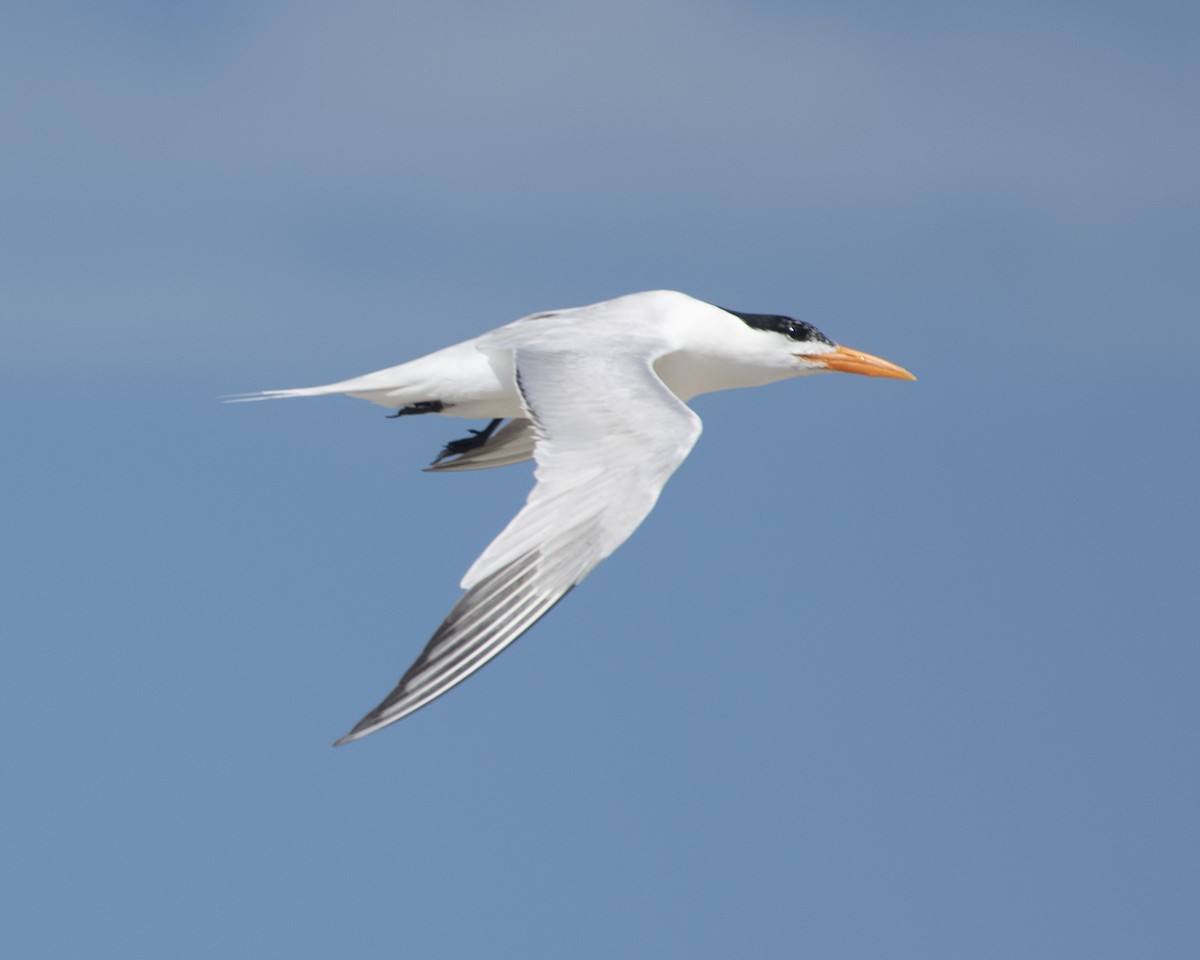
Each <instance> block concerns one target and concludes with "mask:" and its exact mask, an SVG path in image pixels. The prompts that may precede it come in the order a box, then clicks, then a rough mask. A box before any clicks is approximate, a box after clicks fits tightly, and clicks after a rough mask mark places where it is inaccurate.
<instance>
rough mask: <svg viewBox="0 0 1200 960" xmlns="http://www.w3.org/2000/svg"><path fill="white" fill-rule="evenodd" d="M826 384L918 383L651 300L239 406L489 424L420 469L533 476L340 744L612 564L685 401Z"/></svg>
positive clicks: (487, 337)
mask: <svg viewBox="0 0 1200 960" xmlns="http://www.w3.org/2000/svg"><path fill="white" fill-rule="evenodd" d="M831 370H833V371H841V372H843V373H858V374H864V375H866V376H872V377H892V378H895V379H899V380H915V379H916V378H915V377H914V376H913V375H912V374H911V373H909V372H908V371H907V370H904V369H902V368H901V367H898V366H896V365H895V364H892V363H889V362H888V361H886V360H881V359H879V358H878V357H873V356H871V355H870V354H866V353H861V352H859V351H857V350H851V349H849V348H848V347H842V346H838V345H837V344H835V343H834V342H833V341H832V340H830V339H829V338H828V337H826V336H825V335H824V334H823V333H821V332H820V331H819V330H818V329H817V328H816V327H814V326H813V325H812V324H810V323H806V322H804V321H802V320H793V319H792V318H790V317H785V316H779V315H775V314H757V313H741V312H738V311H736V310H726V309H722V308H720V307H716V306H713V305H712V304H709V303H705V302H703V301H701V300H696V299H693V298H692V297H689V296H687V295H685V294H682V293H676V292H673V291H668V290H656V291H650V292H647V293H633V294H629V295H628V296H624V297H618V298H617V299H615V300H606V301H604V302H602V303H596V304H592V305H590V306H586V307H575V308H571V309H565V310H552V311H549V312H546V313H535V314H532V315H530V316H527V317H523V318H522V319H520V320H516V321H514V322H513V323H510V324H507V325H506V326H503V327H500V328H498V329H496V330H493V331H491V332H490V333H485V334H483V335H482V336H479V337H476V338H475V339H474V340H468V341H465V342H463V343H458V344H455V345H453V346H450V347H446V348H445V349H443V350H438V351H436V352H434V353H431V354H429V355H427V356H424V357H421V358H420V359H418V360H413V361H411V362H409V363H404V364H401V365H400V366H397V367H388V368H387V369H386V370H379V371H376V372H375V373H368V374H365V375H363V376H361V377H354V378H352V379H350V380H343V381H341V382H339V383H331V384H327V385H325V386H320V387H301V388H298V389H294V390H266V391H263V392H261V393H256V394H248V395H243V396H240V397H237V398H233V399H237V400H267V399H274V398H282V397H312V396H322V395H326V394H339V393H341V394H347V395H348V396H351V397H361V398H363V399H365V400H370V401H372V402H373V403H377V404H379V405H381V406H384V407H390V408H392V409H395V410H397V411H398V412H397V413H396V414H395V416H404V415H407V414H423V413H434V414H441V415H443V416H453V417H469V418H483V417H487V418H489V419H490V423H489V424H488V425H487V426H486V427H485V428H484V429H483V430H472V431H471V436H469V437H467V438H465V439H463V440H457V441H454V442H452V443H450V444H448V445H447V446H446V447H445V449H443V450H442V452H441V453H440V454H439V455H438V457H437V459H436V460H435V461H434V462H433V464H432V465H431V466H430V467H429V468H428V469H430V470H436V471H444V470H476V469H483V468H486V467H497V466H503V465H505V464H511V463H520V462H522V461H525V460H528V459H530V458H533V459H534V460H535V461H536V462H537V469H536V470H535V472H534V476H535V477H536V479H537V482H536V484H535V485H534V487H533V489H532V490H531V491H530V493H529V497H528V499H527V500H526V502H525V506H524V507H523V508H522V509H521V511H520V512H519V513H518V514H517V515H516V516H515V517H514V518H513V519H512V521H511V522H510V523H509V524H508V526H507V527H505V528H504V530H503V531H502V532H501V533H500V535H499V536H498V537H496V539H495V540H493V541H492V542H491V543H490V544H489V545H488V546H487V548H486V549H485V550H484V551H483V553H482V554H481V555H480V556H479V558H478V559H477V560H476V561H475V562H474V563H473V564H472V565H471V568H470V569H469V570H467V572H466V574H465V575H464V576H463V578H462V588H463V589H464V590H465V591H466V593H464V594H463V596H462V597H461V598H460V599H459V601H458V603H457V604H455V606H454V608H453V609H452V610H451V611H450V613H449V615H448V616H447V617H446V620H445V622H444V623H442V625H441V626H440V627H438V629H437V631H436V632H435V633H434V635H433V637H432V639H430V641H429V643H428V644H427V645H426V647H425V649H424V650H423V651H422V652H421V655H420V656H419V657H417V659H416V661H415V662H414V663H413V665H412V666H411V667H409V668H408V671H407V672H406V673H405V674H404V676H403V677H401V678H400V681H399V683H398V684H397V685H396V687H395V689H394V690H393V691H392V692H391V693H390V694H388V696H387V697H386V698H385V699H384V700H383V702H382V703H380V704H379V706H377V707H376V708H375V709H374V710H372V711H371V712H370V713H369V714H367V715H366V716H365V717H364V718H363V719H362V720H361V721H360V722H359V723H358V725H357V726H355V727H354V729H353V730H351V731H350V732H349V733H348V734H346V736H344V737H342V738H341V739H340V740H338V741H337V744H335V746H336V745H340V744H343V743H347V742H349V741H351V740H357V739H359V738H360V737H365V736H366V735H367V734H369V733H373V732H374V731H376V730H378V729H380V728H381V727H385V726H387V725H388V724H390V723H395V722H396V721H397V720H399V719H401V718H402V717H405V716H407V715H408V714H410V713H412V712H413V711H414V710H417V709H419V708H421V707H423V706H425V704H427V703H429V702H430V701H431V700H433V699H435V698H436V697H439V696H441V695H442V694H443V693H445V692H446V691H447V690H449V689H450V688H451V687H453V686H455V685H456V684H458V683H460V682H461V681H463V680H465V679H466V678H467V677H468V676H470V675H471V674H472V673H474V672H475V671H476V670H478V669H479V668H480V667H482V666H483V665H484V664H485V663H487V662H488V661H489V660H491V659H492V658H493V657H494V656H496V654H498V653H500V651H501V650H503V649H504V648H505V647H507V646H508V645H509V644H510V643H512V642H513V641H514V640H516V639H517V638H518V637H519V636H521V634H523V633H524V632H525V631H526V630H528V629H529V628H530V627H531V626H533V624H534V623H536V622H537V621H538V620H539V619H540V618H541V617H542V616H544V615H545V614H546V612H547V611H549V609H550V608H551V607H553V606H554V605H555V604H556V603H557V602H558V601H559V600H561V599H562V598H563V597H564V596H565V595H566V593H567V592H568V591H569V590H571V588H572V587H574V586H575V585H576V584H578V583H579V582H580V581H581V580H582V579H583V578H584V577H586V576H587V575H588V574H589V573H590V572H591V571H592V570H593V569H595V567H596V565H597V564H599V563H600V561H601V560H603V559H604V558H605V557H607V556H608V555H609V554H610V553H612V552H613V551H614V550H616V548H617V547H619V546H620V545H621V544H622V543H623V542H624V541H625V540H626V538H628V537H629V535H630V534H632V533H633V531H634V530H636V529H637V527H638V524H640V523H641V522H642V520H644V519H645V518H646V515H647V514H649V512H650V510H651V509H652V508H653V507H654V504H655V502H656V501H657V500H658V495H659V493H660V491H661V490H662V488H663V485H664V484H665V483H666V482H667V479H668V478H669V477H670V476H671V474H672V473H673V472H674V471H675V469H676V467H678V466H679V465H680V463H682V462H683V460H684V458H685V457H686V456H687V455H688V453H689V451H690V450H691V449H692V445H693V444H694V443H695V442H696V439H697V438H698V437H699V436H700V429H701V427H700V418H699V417H698V416H696V414H695V413H693V412H692V411H691V410H690V409H689V408H688V407H687V405H686V404H687V401H688V400H691V399H692V397H695V396H697V395H699V394H702V393H710V392H712V391H715V390H727V389H730V388H733V387H755V386H761V385H763V384H767V383H772V382H774V381H776V380H783V379H785V378H788V377H802V376H807V375H809V374H814V373H822V372H825V371H831ZM506 419H507V420H509V421H510V422H509V423H508V424H507V425H506V426H504V427H503V428H502V429H497V428H498V427H499V425H500V423H501V422H502V421H503V420H506Z"/></svg>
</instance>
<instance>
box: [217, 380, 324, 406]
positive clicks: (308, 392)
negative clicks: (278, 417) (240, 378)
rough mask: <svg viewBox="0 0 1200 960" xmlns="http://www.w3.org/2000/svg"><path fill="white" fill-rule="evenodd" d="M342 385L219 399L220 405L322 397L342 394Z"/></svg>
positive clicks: (230, 395) (257, 393)
mask: <svg viewBox="0 0 1200 960" xmlns="http://www.w3.org/2000/svg"><path fill="white" fill-rule="evenodd" d="M344 392H345V387H344V386H343V385H342V384H338V383H330V384H326V385H325V386H322V387H293V388H292V389H291V390H256V391H254V392H253V393H230V394H226V395H225V396H223V397H221V402H222V403H252V402H254V401H255V400H284V399H286V398H288V397H324V396H328V395H329V394H331V393H344Z"/></svg>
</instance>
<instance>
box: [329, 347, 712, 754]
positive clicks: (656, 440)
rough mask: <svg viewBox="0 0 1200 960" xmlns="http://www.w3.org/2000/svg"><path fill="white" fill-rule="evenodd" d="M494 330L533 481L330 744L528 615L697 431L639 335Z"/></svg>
mask: <svg viewBox="0 0 1200 960" xmlns="http://www.w3.org/2000/svg"><path fill="white" fill-rule="evenodd" d="M496 333H497V336H496V339H497V341H498V343H497V345H503V346H509V347H510V348H511V349H513V351H514V354H515V361H516V371H517V377H518V382H519V385H520V388H521V395H522V399H523V402H524V404H525V408H526V412H527V413H528V416H529V420H530V422H531V423H532V428H533V431H534V436H535V438H536V440H535V446H534V451H533V452H534V459H535V460H536V461H537V470H536V472H535V476H536V478H537V483H536V485H535V486H534V488H533V489H532V490H531V491H530V493H529V497H528V499H527V500H526V502H525V506H524V507H523V508H522V509H521V511H520V512H519V513H518V514H517V515H516V516H515V517H514V518H513V520H512V521H511V522H510V523H509V525H508V526H507V527H505V529H504V530H503V531H502V532H501V534H500V535H499V536H498V537H496V539H495V540H493V541H492V542H491V544H490V545H489V546H488V547H487V549H485V550H484V552H483V553H482V555H481V556H480V557H479V559H478V560H476V561H475V563H474V564H473V565H472V566H471V568H470V570H468V571H467V573H466V576H465V577H464V578H463V582H462V586H463V588H464V589H465V590H466V593H465V594H464V595H463V596H462V598H461V599H460V600H459V601H458V603H457V604H455V606H454V609H453V610H451V611H450V614H449V616H447V617H446V620H445V622H444V623H442V625H441V626H440V627H439V628H438V629H437V631H436V632H435V633H434V635H433V637H432V639H431V640H430V641H429V643H428V645H427V646H426V647H425V649H424V651H423V652H422V653H421V655H420V656H419V657H418V658H417V660H416V662H415V663H413V665H412V666H411V667H409V669H408V671H407V672H406V673H405V674H404V676H403V677H401V679H400V682H399V684H398V685H397V686H396V688H395V689H394V690H393V691H392V692H391V693H390V694H389V695H388V696H387V698H386V699H385V700H384V701H383V702H382V703H381V704H379V706H377V707H376V708H375V709H374V710H372V711H371V712H370V713H369V714H367V716H366V717H364V718H363V719H362V721H361V722H360V723H359V724H358V725H357V726H356V727H355V728H354V729H353V730H351V731H350V733H348V734H347V735H346V736H345V737H343V738H342V739H341V740H339V741H338V743H339V744H341V743H345V742H347V741H350V740H357V739H358V738H360V737H364V736H366V735H367V734H369V733H372V732H373V731H375V730H378V729H379V728H380V727H384V726H386V725H387V724H389V723H394V722H395V721H397V720H399V719H400V718H401V717H404V716H407V715H408V714H410V713H412V712H413V711H414V710H417V709H419V708H420V707H423V706H424V705H425V704H427V703H429V702H430V701H431V700H433V699H434V698H435V697H438V696H441V694H443V693H445V692H446V691H447V690H449V689H450V688H451V687H453V686H454V685H455V684H457V683H459V682H461V681H462V680H464V679H466V678H467V677H468V676H470V675H471V674H472V673H474V672H475V671H476V670H478V669H479V668H480V667H482V666H483V665H484V664H485V663H487V662H488V661H489V660H491V659H492V658H493V657H494V656H496V654H498V653H499V652H500V651H501V650H503V649H504V648H505V647H507V646H508V645H509V644H510V643H512V642H513V641H514V640H516V639H517V637H519V636H520V635H521V634H522V633H524V632H525V631H526V630H528V629H529V628H530V627H531V626H533V624H534V623H536V622H537V621H538V619H539V618H541V617H542V616H543V615H544V614H545V613H546V612H547V611H548V610H549V609H550V608H551V607H552V606H554V604H556V603H557V602H558V601H559V600H561V599H562V598H563V596H564V595H565V594H566V593H567V592H568V591H569V590H570V589H571V588H572V587H574V586H575V585H576V584H577V583H579V582H580V581H581V580H582V579H583V578H584V577H585V576H587V574H588V573H589V572H591V571H592V570H593V569H594V568H595V567H596V565H597V564H598V563H600V561H601V560H603V559H604V558H605V557H607V556H608V555H609V554H610V553H612V552H613V551H614V550H615V549H616V548H617V547H618V546H620V545H621V543H623V542H624V541H625V540H626V538H628V537H629V535H630V534H631V533H633V531H634V530H635V529H637V526H638V524H640V523H641V522H642V520H643V519H644V518H645V517H646V515H647V514H648V513H649V512H650V510H651V509H652V508H653V507H654V504H655V502H656V501H657V500H658V495H659V492H660V491H661V490H662V488H663V485H664V484H665V483H666V482H667V479H668V478H669V477H670V476H671V474H672V473H673V472H674V471H675V468H676V467H678V466H679V464H680V463H682V462H683V459H684V458H685V457H686V456H687V455H688V452H689V451H690V450H691V448H692V445H693V444H694V443H695V442H696V439H697V437H699V436H700V419H699V417H697V416H696V415H695V414H694V413H692V411H691V410H689V409H688V408H687V406H686V405H685V404H683V403H682V402H681V401H680V400H679V399H678V398H677V397H676V396H675V395H674V394H673V393H671V391H670V390H668V389H667V387H666V386H665V385H664V384H663V382H662V381H661V380H660V379H659V378H658V376H657V375H656V374H655V372H654V369H653V366H652V364H653V361H654V359H655V354H654V352H653V350H652V349H651V350H648V349H647V346H646V344H644V343H643V344H630V343H621V342H619V341H617V340H614V342H613V343H611V344H608V343H606V344H594V346H596V349H594V350H591V351H589V352H588V353H586V354H584V353H580V352H579V351H578V345H577V343H576V344H575V348H574V349H570V348H569V342H566V343H563V344H562V345H559V344H556V343H553V342H552V343H550V344H544V343H540V344H539V343H536V342H535V343H533V344H529V343H526V342H523V339H524V338H522V337H521V336H520V335H521V333H522V330H521V329H520V328H517V327H510V328H503V329H502V330H501V331H497V332H496ZM501 337H503V338H504V339H501ZM531 339H532V338H531ZM551 339H552V340H553V339H554V338H551Z"/></svg>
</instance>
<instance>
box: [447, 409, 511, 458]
mask: <svg viewBox="0 0 1200 960" xmlns="http://www.w3.org/2000/svg"><path fill="white" fill-rule="evenodd" d="M503 422H504V418H503V417H497V418H496V419H495V420H493V421H492V422H491V423H489V424H488V425H487V426H486V427H484V428H483V429H482V430H472V431H470V433H471V435H470V436H469V437H463V438H462V439H461V440H451V441H450V442H449V443H448V444H446V445H445V446H444V447H442V452H441V453H439V454H438V455H437V457H436V458H435V459H434V461H433V462H434V463H441V462H442V461H443V460H445V459H446V458H447V457H456V456H458V455H459V454H460V453H467V452H468V451H470V450H475V449H477V448H478V447H482V446H483V445H484V444H485V443H487V442H488V438H489V437H491V435H492V434H493V433H494V432H495V430H496V428H497V427H498V426H500V424H501V423H503Z"/></svg>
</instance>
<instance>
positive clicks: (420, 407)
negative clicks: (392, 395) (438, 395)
mask: <svg viewBox="0 0 1200 960" xmlns="http://www.w3.org/2000/svg"><path fill="white" fill-rule="evenodd" d="M444 409H445V406H444V405H443V403H442V401H441V400H422V401H421V402H420V403H414V404H413V405H412V406H409V407H401V408H400V409H399V410H397V411H396V412H395V413H389V414H388V417H387V418H388V419H389V420H395V419H396V418H397V417H408V416H415V415H416V414H418V413H441V412H442V410H444Z"/></svg>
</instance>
